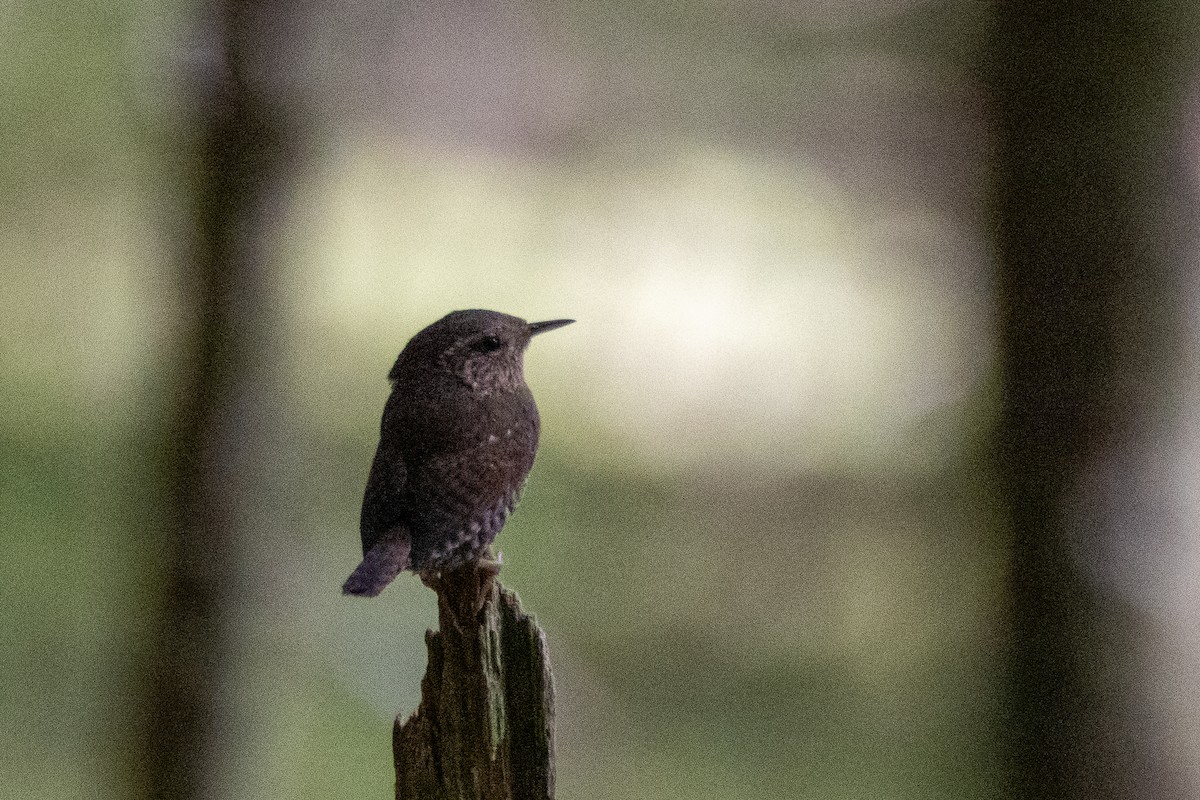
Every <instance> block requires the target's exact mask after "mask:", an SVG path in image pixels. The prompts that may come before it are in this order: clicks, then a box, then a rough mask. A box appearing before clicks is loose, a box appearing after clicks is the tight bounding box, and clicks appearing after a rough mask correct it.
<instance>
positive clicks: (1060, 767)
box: [991, 0, 1196, 800]
mask: <svg viewBox="0 0 1200 800" xmlns="http://www.w3.org/2000/svg"><path fill="white" fill-rule="evenodd" d="M997 9H998V15H997V19H996V22H995V38H994V40H993V41H992V43H991V47H992V56H993V59H994V64H993V67H994V71H993V73H992V75H991V78H992V80H993V86H992V88H993V96H994V99H995V109H994V110H995V114H996V117H995V122H996V127H995V131H996V137H997V151H996V158H997V176H996V177H997V185H996V196H995V205H994V211H995V223H996V231H995V234H996V243H997V250H998V258H999V287H998V289H999V296H1000V310H1001V326H1002V327H1001V342H1002V347H1003V354H1002V358H1003V411H1002V416H1001V424H1000V430H999V444H1000V449H1001V451H1002V453H1001V454H1002V466H1003V470H1004V473H1005V478H1006V480H1007V489H1008V492H1009V498H1008V499H1009V504H1010V508H1011V515H1012V525H1013V535H1014V540H1013V559H1012V574H1011V591H1012V606H1011V613H1012V647H1013V649H1012V663H1011V676H1012V685H1011V689H1012V694H1011V702H1012V716H1011V719H1010V723H1011V725H1012V726H1013V730H1014V734H1015V736H1014V740H1013V741H1014V749H1013V756H1014V779H1015V789H1016V791H1015V796H1017V797H1020V798H1054V800H1104V798H1134V797H1146V798H1151V797H1153V798H1177V797H1179V798H1181V797H1184V796H1186V794H1187V792H1186V789H1185V786H1184V783H1183V782H1182V781H1181V780H1180V779H1179V776H1178V775H1176V774H1175V773H1174V772H1173V771H1172V767H1171V765H1170V764H1169V763H1166V761H1165V760H1164V759H1163V758H1162V757H1161V755H1160V754H1158V753H1156V752H1155V746H1156V745H1155V743H1154V741H1153V740H1152V739H1150V738H1148V737H1144V736H1139V735H1138V734H1137V733H1136V726H1135V725H1134V724H1132V722H1133V718H1134V717H1136V716H1137V714H1138V713H1139V712H1138V711H1136V710H1134V709H1135V708H1136V706H1137V705H1138V699H1137V698H1138V695H1139V692H1140V691H1142V690H1143V689H1144V687H1139V686H1138V661H1139V659H1141V658H1144V657H1145V655H1146V650H1147V648H1148V646H1149V643H1148V641H1147V639H1148V637H1149V634H1148V633H1146V630H1147V628H1146V626H1147V621H1146V620H1145V619H1144V617H1143V616H1142V615H1141V613H1140V612H1139V611H1138V610H1137V609H1136V608H1135V607H1133V606H1132V604H1130V603H1129V602H1127V601H1126V600H1125V599H1123V598H1122V596H1121V595H1120V593H1118V592H1114V591H1112V586H1111V584H1109V585H1107V586H1106V585H1105V582H1104V579H1103V575H1104V574H1106V573H1111V571H1112V570H1121V569H1128V565H1122V564H1120V563H1117V562H1116V561H1115V560H1114V559H1113V558H1112V555H1111V554H1112V553H1114V552H1117V551H1119V550H1120V548H1121V545H1120V540H1122V539H1129V538H1130V537H1133V538H1134V539H1136V538H1137V537H1143V536H1147V535H1148V531H1144V530H1138V529H1131V526H1130V522H1131V520H1137V519H1138V518H1139V517H1140V518H1141V520H1145V519H1147V515H1145V514H1140V513H1139V510H1138V509H1137V503H1138V502H1149V503H1151V504H1152V503H1153V502H1155V500H1154V499H1153V498H1154V496H1155V492H1156V491H1159V490H1158V489H1156V488H1154V487H1151V488H1150V489H1147V487H1146V486H1144V485H1139V484H1140V482H1141V481H1143V480H1144V478H1143V477H1142V476H1140V475H1139V474H1138V472H1139V465H1140V464H1143V463H1145V460H1146V459H1145V456H1146V454H1147V453H1148V452H1150V451H1151V450H1152V448H1153V447H1154V443H1155V430H1156V428H1159V427H1160V426H1161V425H1162V424H1164V418H1163V414H1164V409H1165V408H1166V407H1167V405H1168V404H1166V403H1164V402H1163V400H1162V398H1163V396H1164V393H1168V392H1170V389H1171V381H1172V379H1173V376H1172V374H1171V369H1172V360H1173V359H1174V357H1175V354H1176V352H1177V351H1176V348H1177V344H1178V343H1177V338H1178V320H1177V317H1176V314H1177V312H1178V310H1179V306H1178V299H1177V292H1178V289H1179V287H1180V280H1179V274H1178V271H1179V267H1180V263H1179V259H1180V255H1179V252H1178V251H1179V243H1180V241H1181V234H1180V226H1179V219H1180V217H1179V215H1180V214H1181V213H1183V212H1184V211H1185V209H1184V208H1182V207H1181V206H1182V203H1183V200H1184V193H1183V192H1182V191H1180V186H1181V185H1182V181H1183V179H1184V177H1183V174H1182V158H1181V156H1180V154H1179V152H1178V150H1179V146H1180V144H1181V143H1180V141H1179V139H1180V132H1179V119H1180V117H1181V114H1182V108H1183V103H1184V92H1183V91H1182V86H1183V82H1184V80H1185V79H1186V78H1189V77H1191V76H1190V75H1188V74H1186V72H1187V70H1188V69H1189V68H1190V66H1191V64H1190V61H1191V59H1190V58H1189V59H1187V60H1185V59H1184V58H1183V52H1184V50H1185V49H1186V48H1192V47H1194V46H1195V44H1196V41H1195V38H1194V31H1195V28H1194V25H1193V24H1191V23H1192V22H1193V20H1191V19H1186V20H1185V19H1184V17H1185V16H1190V15H1191V12H1187V14H1185V13H1184V7H1183V5H1182V4H1179V6H1178V12H1177V7H1176V4H1174V3H1164V2H1150V3H1125V2H1110V3H1075V4H1073V3H1067V4H1064V3H1042V2H1034V1H1033V0H1022V1H1021V2H1013V3H1001V4H998V5H997ZM1184 23H1187V24H1184ZM1189 37H1190V38H1189ZM1177 43H1178V44H1177ZM1186 210H1187V211H1190V212H1194V210H1195V209H1194V207H1193V208H1191V209H1186ZM1159 499H1161V498H1159ZM1138 524H1140V523H1138V522H1135V523H1134V525H1133V528H1136V526H1137V525H1138Z"/></svg>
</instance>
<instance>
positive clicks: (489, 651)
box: [392, 562, 554, 800]
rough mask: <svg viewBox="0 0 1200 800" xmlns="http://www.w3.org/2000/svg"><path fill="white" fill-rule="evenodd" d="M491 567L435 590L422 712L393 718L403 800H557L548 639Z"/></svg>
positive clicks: (469, 571)
mask: <svg viewBox="0 0 1200 800" xmlns="http://www.w3.org/2000/svg"><path fill="white" fill-rule="evenodd" d="M495 575H496V570H495V568H494V567H493V566H489V565H488V564H487V562H484V563H483V564H468V565H466V566H464V567H462V568H460V569H457V570H455V571H453V572H449V573H446V574H444V575H442V577H441V578H440V580H438V581H431V582H430V585H431V587H432V588H434V589H435V590H436V591H437V595H438V626H439V630H438V631H436V632H434V631H427V632H426V634H425V643H426V646H427V647H428V649H429V665H428V666H427V667H426V670H425V677H424V679H423V680H422V681H421V705H420V706H419V707H418V708H417V710H416V711H415V712H414V713H413V714H412V716H411V717H409V718H408V719H407V720H406V721H403V722H401V719H400V717H397V718H396V724H395V727H394V729H393V735H392V752H393V756H394V758H395V764H396V798H397V800H552V798H553V797H554V679H553V675H552V674H551V672H550V660H549V658H548V655H547V652H546V637H545V634H543V633H542V630H541V628H539V627H538V626H537V622H536V621H535V620H534V619H533V617H530V616H529V615H527V614H525V613H523V612H522V611H521V604H520V602H519V601H518V599H517V596H516V595H515V594H513V593H512V592H510V591H508V590H506V589H504V588H503V587H502V586H501V585H500V582H499V581H497V580H496V579H495Z"/></svg>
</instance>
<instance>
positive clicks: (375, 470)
mask: <svg viewBox="0 0 1200 800" xmlns="http://www.w3.org/2000/svg"><path fill="white" fill-rule="evenodd" d="M406 482H407V476H406V470H405V467H404V458H403V457H402V456H401V455H400V453H398V452H393V450H392V449H391V448H389V447H388V446H387V445H386V444H385V442H384V441H381V442H380V443H379V448H378V449H377V450H376V451H375V460H374V461H373V462H372V463H371V476H370V477H369V478H368V479H367V491H366V493H365V494H364V495H363V504H362V517H361V519H360V522H359V530H360V533H361V534H362V546H363V555H366V554H367V553H368V552H369V551H370V550H371V548H372V547H374V546H375V544H376V543H377V542H379V540H380V539H381V538H382V537H383V535H384V534H385V533H387V532H388V531H390V530H392V529H393V528H396V527H397V526H398V525H400V524H401V522H402V519H401V517H402V509H403V495H404V486H405V483H406Z"/></svg>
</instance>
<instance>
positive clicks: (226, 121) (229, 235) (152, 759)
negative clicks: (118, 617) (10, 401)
mask: <svg viewBox="0 0 1200 800" xmlns="http://www.w3.org/2000/svg"><path fill="white" fill-rule="evenodd" d="M247 8H249V6H248V5H246V4H243V3H238V2H232V0H231V1H230V2H227V3H225V4H223V5H220V6H218V8H217V16H216V19H215V21H214V22H213V23H212V26H211V29H210V30H206V31H204V34H205V35H203V36H201V37H199V38H201V39H202V40H203V41H204V42H205V43H206V44H207V45H208V46H209V50H208V55H209V56H210V59H209V60H207V61H205V65H204V67H203V69H204V70H205V71H203V72H202V73H201V74H197V75H193V76H191V78H192V80H193V81H194V86H195V91H196V96H195V103H194V105H193V108H194V109H195V117H194V120H195V124H196V130H197V135H196V136H195V138H194V139H191V141H192V142H194V143H195V144H196V146H197V152H196V156H195V162H194V169H193V172H194V179H193V183H192V185H191V186H190V187H189V188H190V198H189V199H188V200H187V201H185V205H186V206H190V209H191V212H192V219H191V227H190V231H189V233H188V237H189V241H188V242H187V243H186V246H185V249H184V252H183V262H184V266H183V271H182V280H181V284H182V293H181V294H182V302H181V304H180V309H181V313H182V314H183V315H184V318H183V319H182V320H180V329H181V330H182V331H183V332H184V335H183V336H182V337H181V339H180V350H179V352H178V354H177V361H176V369H177V373H176V382H175V386H174V387H173V389H172V392H173V395H172V415H173V418H172V422H171V425H170V428H169V430H168V431H167V441H166V442H165V443H164V444H163V450H164V452H165V453H167V454H168V456H167V460H166V464H165V470H166V481H167V484H168V492H169V495H168V505H167V510H166V513H165V515H164V528H165V529H164V533H163V536H164V553H165V556H164V558H165V568H166V580H165V582H164V583H165V585H164V590H165V599H164V605H163V608H162V610H161V614H162V621H161V625H160V629H159V631H158V635H157V638H156V640H155V641H154V645H153V646H154V652H153V659H154V666H153V673H152V679H151V686H150V697H149V699H148V709H147V723H146V727H145V737H146V740H145V743H144V746H143V750H144V752H145V755H146V761H145V767H144V780H145V785H146V787H147V791H148V793H149V794H150V796H152V797H156V798H158V797H162V798H167V797H170V798H191V797H205V796H209V795H211V793H212V792H211V785H212V781H213V778H214V774H215V771H216V770H217V769H219V764H217V763H216V762H217V760H218V754H219V752H220V750H221V749H222V747H223V744H224V743H223V742H222V741H221V734H220V728H221V722H222V721H223V720H224V719H227V717H228V710H226V709H223V708H222V704H221V702H220V701H219V700H218V698H219V697H220V695H221V693H222V692H221V684H222V682H223V681H225V680H227V679H228V677H229V667H230V653H229V648H230V634H229V626H230V620H229V610H228V603H229V600H230V595H231V593H232V592H233V588H232V587H233V586H234V585H236V583H237V577H238V575H237V571H236V569H235V561H234V558H235V554H236V553H237V552H238V551H239V538H240V537H239V529H240V527H241V522H242V520H241V518H240V516H241V514H240V512H241V511H243V510H244V509H245V505H244V504H243V503H241V502H239V498H240V497H241V495H242V494H244V493H245V492H246V486H245V481H244V477H245V476H244V475H242V474H241V473H240V472H239V467H238V464H237V463H236V462H237V461H238V455H239V454H241V455H244V452H242V451H244V450H245V448H247V447H252V446H253V442H252V441H249V440H250V439H252V437H250V436H248V435H247V429H246V425H245V423H246V420H245V413H246V409H245V405H244V404H239V402H238V398H237V396H238V395H239V394H241V393H242V392H239V389H238V387H239V385H240V386H241V387H242V388H243V389H244V387H245V385H246V384H248V383H251V381H250V380H249V379H248V378H247V377H246V374H245V373H246V371H247V370H248V369H249V367H248V364H249V363H250V362H251V360H252V354H253V352H254V350H255V349H256V348H259V347H261V345H262V341H261V334H262V331H263V329H264V328H265V322H264V320H265V319H266V317H267V313H266V307H267V303H266V300H265V295H266V269H265V267H264V263H263V262H264V260H265V250H266V238H267V236H268V235H269V233H270V227H271V223H272V222H273V220H272V219H271V212H272V211H273V210H274V207H275V206H276V205H278V203H279V202H280V200H281V195H282V187H283V184H284V178H285V166H286V162H287V160H288V159H287V158H286V157H285V153H287V152H289V150H290V148H289V147H287V146H285V145H287V144H288V143H289V141H288V140H289V134H288V126H287V125H286V124H285V122H284V117H283V115H282V113H281V112H280V110H279V108H278V107H277V106H276V104H275V103H273V102H272V101H271V100H270V99H269V98H268V96H267V94H266V93H265V92H264V91H262V89H261V88H260V87H256V85H255V83H254V82H253V81H252V80H250V79H249V78H248V77H247V76H246V74H245V71H244V69H243V66H244V63H243V61H244V58H245V56H246V50H247V48H250V49H251V50H253V49H255V47H256V44H255V43H251V42H247V41H245V39H246V36H245V24H244V23H245V20H244V14H245V12H246V9H247ZM186 141H187V140H186V139H185V142H186Z"/></svg>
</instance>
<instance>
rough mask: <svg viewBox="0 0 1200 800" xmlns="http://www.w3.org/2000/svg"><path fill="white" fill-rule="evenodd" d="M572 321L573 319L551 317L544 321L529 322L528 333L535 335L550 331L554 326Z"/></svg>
mask: <svg viewBox="0 0 1200 800" xmlns="http://www.w3.org/2000/svg"><path fill="white" fill-rule="evenodd" d="M574 321H575V320H573V319H552V320H547V321H546V322H531V323H529V335H530V336H537V335H538V334H539V333H545V332H546V331H552V330H554V329H555V328H561V327H562V326H563V325H570V324H571V323H572V322H574Z"/></svg>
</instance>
